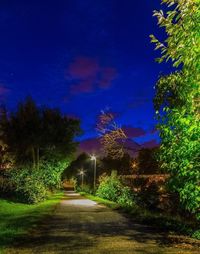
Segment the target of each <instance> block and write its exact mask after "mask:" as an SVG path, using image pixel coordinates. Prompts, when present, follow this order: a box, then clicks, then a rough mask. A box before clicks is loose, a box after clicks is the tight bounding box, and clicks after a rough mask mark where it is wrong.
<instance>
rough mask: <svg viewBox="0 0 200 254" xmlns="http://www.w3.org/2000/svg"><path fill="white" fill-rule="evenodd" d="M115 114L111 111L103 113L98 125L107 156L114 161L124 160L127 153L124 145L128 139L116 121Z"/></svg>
mask: <svg viewBox="0 0 200 254" xmlns="http://www.w3.org/2000/svg"><path fill="white" fill-rule="evenodd" d="M114 118H115V117H114V114H113V113H111V112H109V111H103V110H102V111H101V114H100V115H99V121H98V124H97V131H98V133H99V135H100V137H101V138H100V142H101V144H102V146H103V149H104V153H105V156H109V157H110V158H112V159H117V158H122V157H123V156H124V153H125V149H124V144H125V141H126V139H127V136H126V134H125V133H124V131H123V129H122V128H120V127H119V126H118V125H117V123H116V122H115V120H114Z"/></svg>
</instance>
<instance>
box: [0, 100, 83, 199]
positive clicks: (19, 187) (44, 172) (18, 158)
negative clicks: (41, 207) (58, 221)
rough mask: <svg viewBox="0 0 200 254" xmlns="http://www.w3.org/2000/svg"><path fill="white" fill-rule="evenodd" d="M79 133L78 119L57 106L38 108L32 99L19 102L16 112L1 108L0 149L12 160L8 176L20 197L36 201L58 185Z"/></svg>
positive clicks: (69, 160) (68, 162)
mask: <svg viewBox="0 0 200 254" xmlns="http://www.w3.org/2000/svg"><path fill="white" fill-rule="evenodd" d="M79 134H80V123H79V121H78V120H74V119H71V118H68V117H66V116H64V115H62V114H61V112H60V111H59V110H57V109H48V108H38V107H37V106H36V104H35V102H34V101H33V100H32V99H31V98H28V99H26V101H25V102H23V103H20V104H19V105H18V107H17V110H16V111H15V112H11V113H10V114H8V113H6V111H5V110H3V111H2V113H1V117H0V140H1V143H2V144H3V145H4V148H5V149H4V150H5V151H4V150H2V151H1V150H0V152H2V153H3V152H4V153H6V154H9V155H11V158H13V159H14V160H13V163H12V169H11V170H9V172H8V173H9V179H10V182H11V183H12V184H13V185H14V188H15V193H16V194H17V195H19V196H20V199H21V200H23V201H25V202H29V203H35V202H39V201H41V200H43V199H44V198H45V197H46V194H47V190H52V189H54V188H57V187H59V186H60V180H61V175H62V172H63V170H64V169H65V168H66V167H68V166H69V164H70V162H71V159H72V155H73V152H74V151H75V149H76V145H77V143H76V142H74V138H75V137H76V136H77V135H79ZM3 155H4V154H3ZM4 158H5V156H4ZM2 162H3V160H2ZM13 185H12V186H13Z"/></svg>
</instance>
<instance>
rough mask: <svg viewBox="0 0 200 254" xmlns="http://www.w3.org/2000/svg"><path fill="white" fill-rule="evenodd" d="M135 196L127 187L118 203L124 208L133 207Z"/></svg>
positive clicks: (123, 189) (124, 188)
mask: <svg viewBox="0 0 200 254" xmlns="http://www.w3.org/2000/svg"><path fill="white" fill-rule="evenodd" d="M133 199H134V196H133V193H132V192H131V190H130V188H129V187H127V186H125V187H123V188H122V189H121V193H120V196H119V197H118V199H117V203H118V204H120V206H122V207H133V205H134V202H133Z"/></svg>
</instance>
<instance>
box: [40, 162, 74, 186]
mask: <svg viewBox="0 0 200 254" xmlns="http://www.w3.org/2000/svg"><path fill="white" fill-rule="evenodd" d="M70 161H71V159H70V158H66V159H62V160H58V159H56V158H55V157H52V158H48V159H45V160H43V161H42V163H41V166H40V170H39V172H38V174H39V175H40V176H41V178H42V179H43V182H44V184H45V186H47V187H48V188H49V189H58V188H60V183H61V177H62V173H63V171H64V170H65V168H67V167H68V166H69V164H70Z"/></svg>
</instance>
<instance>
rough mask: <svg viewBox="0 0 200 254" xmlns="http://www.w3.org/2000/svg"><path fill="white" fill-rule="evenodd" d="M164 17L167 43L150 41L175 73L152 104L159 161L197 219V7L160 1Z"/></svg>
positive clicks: (184, 0) (195, 0) (188, 1)
mask: <svg viewBox="0 0 200 254" xmlns="http://www.w3.org/2000/svg"><path fill="white" fill-rule="evenodd" d="M162 3H163V4H165V5H166V7H167V9H168V10H167V11H162V10H160V11H155V12H154V16H156V17H157V19H158V25H159V26H160V27H164V29H165V31H166V34H167V38H166V40H165V41H164V42H160V41H159V40H158V39H157V38H156V37H155V36H154V35H151V39H152V42H153V43H155V44H156V49H160V50H161V57H160V58H159V59H157V60H158V62H163V61H168V60H171V62H172V64H173V66H174V67H175V68H176V70H175V71H174V72H173V73H171V74H170V75H168V76H163V77H161V78H160V79H159V81H158V82H157V84H156V96H155V99H154V103H155V109H156V114H157V116H158V120H159V126H158V128H159V130H160V137H161V140H162V144H161V152H160V161H161V163H162V167H163V168H164V169H165V170H166V171H168V172H169V173H170V174H171V180H170V182H169V184H170V187H171V190H173V191H176V192H177V193H178V194H179V196H180V200H181V202H182V204H183V205H184V207H185V208H186V209H188V210H189V211H191V212H193V213H195V214H196V216H197V217H198V218H200V142H199V137H200V121H199V106H200V104H199V101H200V100H199V95H200V22H199V20H200V1H199V0H162Z"/></svg>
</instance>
